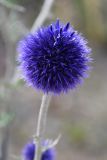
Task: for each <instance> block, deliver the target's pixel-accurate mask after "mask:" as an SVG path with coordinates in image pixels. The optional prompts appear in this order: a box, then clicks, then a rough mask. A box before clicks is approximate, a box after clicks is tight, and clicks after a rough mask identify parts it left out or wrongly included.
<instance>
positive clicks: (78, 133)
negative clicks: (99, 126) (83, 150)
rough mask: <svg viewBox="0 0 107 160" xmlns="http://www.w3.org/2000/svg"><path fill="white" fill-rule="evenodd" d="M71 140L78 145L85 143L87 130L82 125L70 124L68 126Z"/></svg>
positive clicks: (67, 129)
mask: <svg viewBox="0 0 107 160" xmlns="http://www.w3.org/2000/svg"><path fill="white" fill-rule="evenodd" d="M66 131H67V135H68V137H69V139H70V142H71V143H73V144H76V145H80V144H84V143H85V139H86V135H87V134H86V130H85V128H84V127H83V126H81V125H69V126H68V127H67V128H66Z"/></svg>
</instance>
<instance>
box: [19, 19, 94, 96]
mask: <svg viewBox="0 0 107 160" xmlns="http://www.w3.org/2000/svg"><path fill="white" fill-rule="evenodd" d="M18 51H19V52H20V54H19V57H18V61H19V63H20V68H21V70H22V75H23V78H24V79H25V80H26V81H27V83H28V84H29V85H32V86H33V87H35V88H38V89H41V90H42V91H43V92H44V93H48V92H52V93H55V94H59V93H61V92H66V91H68V90H69V89H73V88H75V87H76V86H77V85H78V84H80V83H81V81H82V80H83V78H86V76H87V70H89V62H90V61H91V58H90V51H91V50H90V48H89V47H88V46H87V41H86V40H85V39H84V38H83V37H82V36H81V34H79V33H78V32H77V31H75V30H74V29H73V27H72V26H70V24H69V23H67V24H66V25H64V24H62V23H61V22H59V20H57V21H56V22H55V23H53V24H51V25H49V26H47V27H44V28H40V29H39V30H38V31H36V32H35V33H31V34H29V35H27V36H26V37H25V39H24V40H22V41H21V42H20V43H19V47H18Z"/></svg>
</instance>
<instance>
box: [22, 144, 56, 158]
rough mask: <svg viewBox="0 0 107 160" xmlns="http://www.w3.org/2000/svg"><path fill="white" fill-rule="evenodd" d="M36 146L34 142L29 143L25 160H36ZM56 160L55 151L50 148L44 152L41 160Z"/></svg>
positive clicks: (23, 154) (24, 155)
mask: <svg viewBox="0 0 107 160" xmlns="http://www.w3.org/2000/svg"><path fill="white" fill-rule="evenodd" d="M35 154H36V153H35V144H34V143H33V142H29V143H28V144H26V145H25V147H24V149H23V151H22V156H23V160H34V156H35ZM54 159H55V149H54V148H50V149H47V150H46V151H44V152H43V153H42V155H41V160H54Z"/></svg>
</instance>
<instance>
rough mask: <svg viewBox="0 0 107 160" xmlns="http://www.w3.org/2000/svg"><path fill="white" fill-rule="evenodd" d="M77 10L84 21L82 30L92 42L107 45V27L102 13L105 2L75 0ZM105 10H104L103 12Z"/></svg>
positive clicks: (99, 0)
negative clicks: (106, 43) (106, 42)
mask: <svg viewBox="0 0 107 160" xmlns="http://www.w3.org/2000/svg"><path fill="white" fill-rule="evenodd" d="M73 2H74V6H75V7H76V8H77V11H78V17H79V18H80V19H81V21H82V26H81V27H82V29H83V30H84V32H86V33H87V34H88V37H90V38H91V39H92V40H96V42H100V43H105V41H106V40H107V30H106V28H107V26H106V25H105V22H104V18H103V17H104V14H103V12H102V5H103V1H101V0H94V1H93V0H73ZM104 10H105V9H104V8H103V11H104Z"/></svg>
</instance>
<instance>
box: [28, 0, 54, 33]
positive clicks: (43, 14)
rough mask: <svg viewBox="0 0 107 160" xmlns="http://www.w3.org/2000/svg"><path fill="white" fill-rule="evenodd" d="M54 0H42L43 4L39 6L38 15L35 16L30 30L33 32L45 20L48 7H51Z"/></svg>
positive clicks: (48, 10)
mask: <svg viewBox="0 0 107 160" xmlns="http://www.w3.org/2000/svg"><path fill="white" fill-rule="evenodd" d="M53 2H54V0H44V4H43V6H42V8H41V11H40V13H39V15H38V17H37V18H36V20H35V22H34V24H33V26H32V28H31V32H34V31H35V30H37V29H38V28H39V27H40V26H41V25H42V24H43V23H44V22H45V20H46V18H47V17H48V15H49V12H50V9H51V7H52V4H53Z"/></svg>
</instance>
